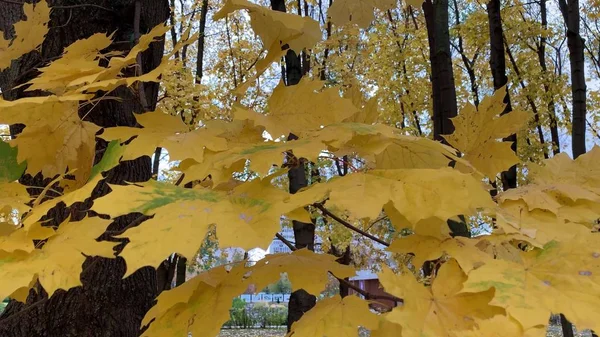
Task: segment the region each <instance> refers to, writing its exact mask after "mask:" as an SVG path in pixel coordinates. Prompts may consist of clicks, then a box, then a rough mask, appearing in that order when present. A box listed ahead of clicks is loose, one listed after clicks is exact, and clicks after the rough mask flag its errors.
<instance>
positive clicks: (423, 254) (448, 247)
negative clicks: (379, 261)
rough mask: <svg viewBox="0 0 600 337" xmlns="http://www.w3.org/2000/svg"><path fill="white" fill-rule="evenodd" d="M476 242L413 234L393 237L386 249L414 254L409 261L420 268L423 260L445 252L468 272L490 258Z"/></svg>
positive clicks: (439, 255)
mask: <svg viewBox="0 0 600 337" xmlns="http://www.w3.org/2000/svg"><path fill="white" fill-rule="evenodd" d="M477 243H478V240H477V239H468V238H461V237H456V238H448V239H445V240H440V239H437V238H434V237H430V236H422V235H418V234H413V235H409V236H407V237H402V238H397V239H395V240H394V241H392V243H391V245H390V246H389V247H388V250H389V251H390V252H393V253H401V254H408V253H412V254H414V257H413V258H412V260H411V263H412V264H413V265H414V266H415V267H417V268H421V267H422V266H423V263H424V262H425V261H433V260H437V259H439V258H440V257H442V255H444V253H446V254H448V255H450V256H452V257H453V258H454V259H456V261H457V262H458V263H459V265H460V266H461V268H462V269H463V270H464V271H465V272H466V273H468V272H469V271H471V270H472V269H475V268H477V267H480V266H482V265H483V264H484V263H485V262H486V261H488V260H490V259H491V258H492V257H491V256H489V255H488V254H486V253H484V252H483V251H481V250H480V249H478V248H477V246H476V245H477Z"/></svg>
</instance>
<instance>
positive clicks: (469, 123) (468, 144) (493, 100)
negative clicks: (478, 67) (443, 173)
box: [443, 87, 529, 178]
mask: <svg viewBox="0 0 600 337" xmlns="http://www.w3.org/2000/svg"><path fill="white" fill-rule="evenodd" d="M505 96H506V87H502V88H501V89H498V90H496V91H495V92H494V95H493V96H491V97H486V98H484V99H483V101H482V102H481V104H480V105H479V106H478V107H475V106H474V105H472V104H471V103H467V104H466V105H465V107H464V108H463V109H462V110H461V111H460V113H459V114H458V116H457V117H454V118H452V123H453V124H454V127H455V131H454V133H453V134H451V135H443V137H444V138H445V139H446V140H447V141H448V143H450V145H452V146H453V147H455V148H456V149H458V150H459V151H461V152H462V153H463V154H464V159H465V160H467V161H468V162H470V163H471V164H473V166H474V167H475V168H477V169H478V170H479V171H480V172H481V173H483V174H484V175H486V176H487V177H489V178H493V177H495V176H496V174H498V173H499V172H502V171H504V170H507V169H508V168H509V167H511V166H512V165H514V164H517V163H518V162H519V159H518V158H517V156H516V155H515V153H514V151H512V149H511V148H510V146H511V144H510V143H508V142H503V141H501V140H500V139H501V138H503V137H507V136H509V135H511V134H514V133H515V132H517V131H519V130H520V129H521V128H522V127H523V126H524V125H525V124H526V123H527V121H528V120H529V114H528V113H527V112H525V111H521V110H513V111H511V112H509V113H507V114H505V115H502V116H500V117H498V116H499V115H500V114H501V113H502V112H503V111H504V107H505V105H506V104H505V103H504V102H503V100H504V97H505Z"/></svg>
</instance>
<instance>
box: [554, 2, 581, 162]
mask: <svg viewBox="0 0 600 337" xmlns="http://www.w3.org/2000/svg"><path fill="white" fill-rule="evenodd" d="M558 6H559V8H560V12H561V14H562V16H563V19H564V22H565V26H566V35H567V46H568V47H569V62H570V64H571V94H572V96H573V97H572V98H571V100H572V102H571V104H572V113H573V120H572V122H571V127H572V128H571V136H572V142H571V143H572V149H573V158H577V157H579V156H580V155H582V154H584V153H585V151H586V150H585V114H586V97H585V94H586V90H587V87H586V84H585V64H584V54H583V48H584V42H583V38H582V37H581V35H580V34H579V22H580V14H579V0H559V1H558Z"/></svg>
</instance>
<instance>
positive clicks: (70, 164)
mask: <svg viewBox="0 0 600 337" xmlns="http://www.w3.org/2000/svg"><path fill="white" fill-rule="evenodd" d="M70 109H72V110H71V111H72V112H73V113H72V114H70V115H67V116H65V117H66V118H65V119H64V120H62V121H61V122H60V123H58V125H49V124H46V125H44V126H41V127H27V128H25V130H24V131H23V132H22V133H20V134H19V135H18V136H17V138H16V139H15V140H13V141H11V145H13V146H17V148H18V149H19V152H18V155H17V160H18V161H19V162H23V161H26V162H27V172H28V173H32V174H35V173H37V172H40V171H41V172H42V174H43V175H44V176H46V177H53V176H55V175H56V174H63V173H65V171H66V170H67V168H78V170H77V171H76V172H75V176H76V179H77V181H78V182H80V183H82V184H83V183H85V182H86V181H87V180H88V178H89V174H90V172H91V169H92V164H93V161H94V156H95V147H96V141H95V135H96V132H98V131H99V130H100V127H98V126H97V125H95V124H93V123H90V122H86V121H82V120H81V119H79V117H78V116H77V114H76V111H77V106H76V105H72V106H71V107H70V108H69V110H70ZM69 110H67V111H69ZM39 137H44V139H45V145H44V146H45V150H44V151H42V153H40V151H38V147H37V146H36V144H38V142H39Z"/></svg>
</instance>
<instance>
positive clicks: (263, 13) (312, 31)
mask: <svg viewBox="0 0 600 337" xmlns="http://www.w3.org/2000/svg"><path fill="white" fill-rule="evenodd" d="M240 9H246V10H248V12H249V14H250V25H251V26H252V30H253V31H254V33H255V34H256V35H258V36H259V37H260V39H261V41H262V43H263V46H264V48H265V49H267V50H269V51H274V52H277V49H279V50H281V47H280V46H283V45H286V44H287V45H288V46H289V48H290V49H291V50H293V51H295V52H296V54H298V53H300V51H302V49H304V48H312V47H313V46H314V45H315V44H316V43H317V42H319V41H320V40H321V38H322V34H321V28H320V27H319V23H318V22H316V21H315V20H313V19H311V18H309V17H302V16H299V15H294V14H290V13H284V12H279V11H274V10H271V9H269V8H266V7H263V6H259V5H256V4H253V3H251V2H249V1H246V0H227V1H226V2H225V4H224V6H223V7H222V8H221V9H220V10H219V11H218V12H217V13H215V15H214V16H213V19H214V20H220V19H222V18H224V17H226V16H227V15H228V14H229V13H232V12H234V11H236V10H240ZM265 59H272V57H270V56H269V55H267V56H266V57H265Z"/></svg>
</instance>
